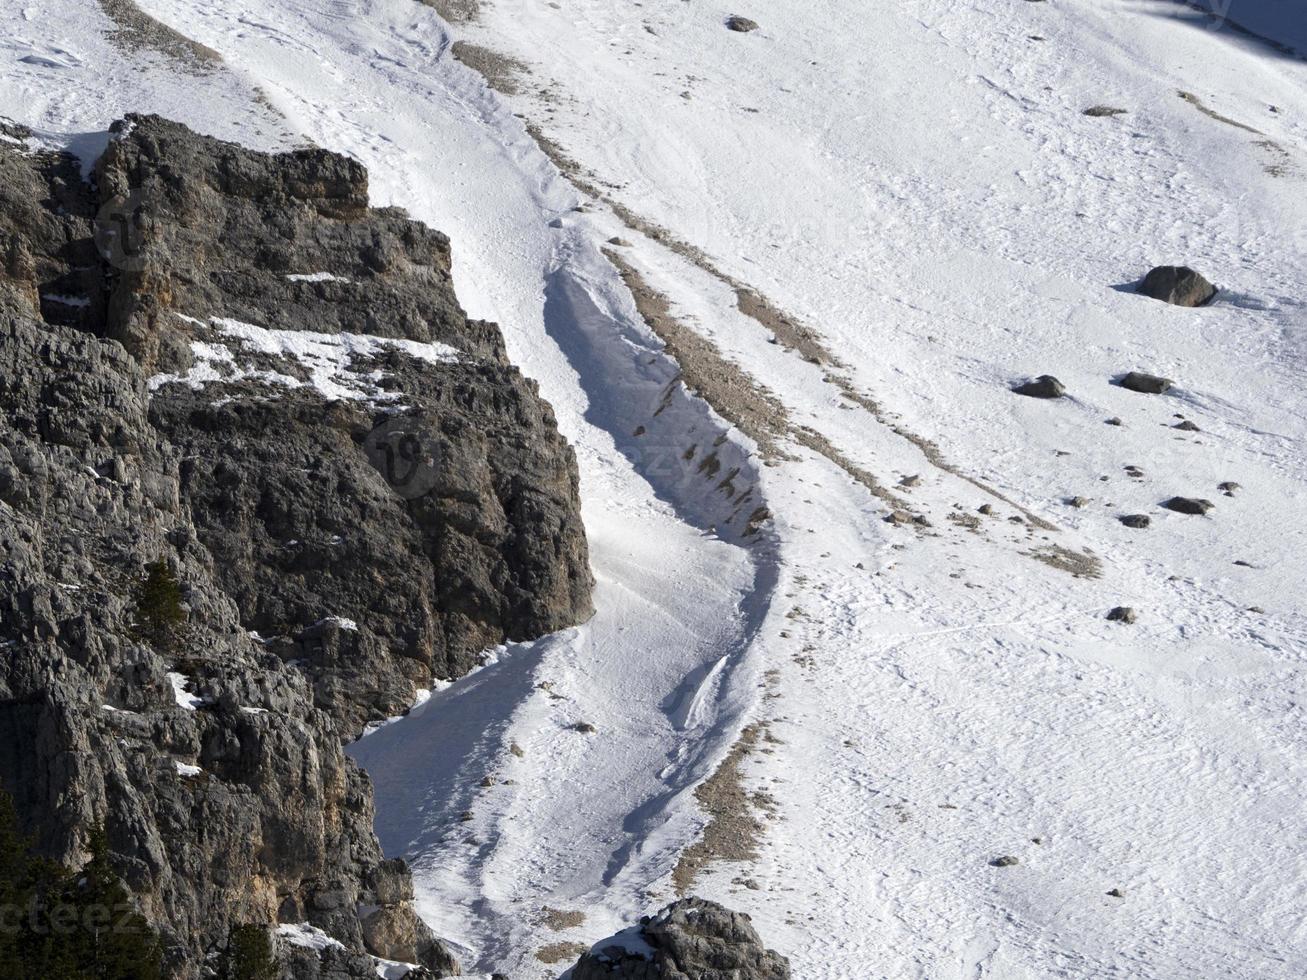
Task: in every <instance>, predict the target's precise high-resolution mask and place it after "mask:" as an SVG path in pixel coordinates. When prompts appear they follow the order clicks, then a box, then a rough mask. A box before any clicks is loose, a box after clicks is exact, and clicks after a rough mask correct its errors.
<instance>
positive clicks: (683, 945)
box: [571, 898, 790, 980]
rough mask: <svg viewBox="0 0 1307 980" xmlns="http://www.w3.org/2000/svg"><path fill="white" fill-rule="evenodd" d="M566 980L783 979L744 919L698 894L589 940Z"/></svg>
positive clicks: (782, 963)
mask: <svg viewBox="0 0 1307 980" xmlns="http://www.w3.org/2000/svg"><path fill="white" fill-rule="evenodd" d="M571 978H572V980H789V978H790V964H789V961H788V960H786V958H785V957H784V956H781V955H780V954H779V953H775V952H773V951H771V950H769V949H766V948H765V947H764V946H763V944H762V940H761V939H760V938H759V937H758V933H757V932H756V931H755V930H754V928H753V925H752V924H751V923H750V921H749V917H748V916H747V915H744V914H743V913H741V912H732V911H730V910H729V909H725V908H723V907H722V906H720V905H718V904H717V903H716V902H709V901H706V900H705V899H702V898H683V899H681V900H680V901H678V902H673V903H672V904H671V905H669V906H667V907H666V908H665V909H663V910H662V911H661V912H659V913H658V914H657V915H655V916H650V917H646V918H644V919H642V920H641V922H640V925H639V926H637V927H634V928H631V929H627V930H625V931H623V932H620V933H618V934H617V935H616V936H613V937H612V938H611V939H609V940H604V941H601V942H598V943H595V945H594V947H593V948H592V949H591V950H590V952H588V953H586V954H584V955H583V956H582V957H581V959H580V960H579V961H577V964H576V966H574V967H573V968H572V972H571Z"/></svg>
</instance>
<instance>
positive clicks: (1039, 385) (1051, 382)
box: [1012, 374, 1066, 398]
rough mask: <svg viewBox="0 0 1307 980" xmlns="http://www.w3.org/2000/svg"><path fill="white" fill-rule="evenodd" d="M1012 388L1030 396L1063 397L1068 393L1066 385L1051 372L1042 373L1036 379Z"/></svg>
mask: <svg viewBox="0 0 1307 980" xmlns="http://www.w3.org/2000/svg"><path fill="white" fill-rule="evenodd" d="M1012 390H1013V391H1015V392H1016V393H1017V394H1018V395H1027V396H1029V397H1030V398H1061V397H1062V396H1063V395H1065V394H1066V386H1065V385H1063V384H1062V382H1061V381H1058V380H1057V378H1055V377H1053V376H1052V375H1051V374H1041V375H1040V376H1039V377H1038V378H1036V379H1035V380H1034V381H1026V382H1023V383H1022V384H1019V385H1016V386H1015V387H1013V389H1012Z"/></svg>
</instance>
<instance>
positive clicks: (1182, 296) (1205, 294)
mask: <svg viewBox="0 0 1307 980" xmlns="http://www.w3.org/2000/svg"><path fill="white" fill-rule="evenodd" d="M1139 292H1140V293H1142V294H1143V295H1145V296H1150V297H1152V298H1153V299H1160V300H1161V301H1162V302H1164V303H1170V304H1171V305H1172V306H1203V305H1204V304H1206V303H1209V302H1211V299H1212V297H1213V296H1215V295H1216V287H1215V286H1213V285H1212V284H1211V283H1210V282H1208V281H1207V280H1206V279H1204V278H1203V277H1202V276H1201V275H1200V274H1199V273H1197V272H1195V271H1194V270H1193V269H1190V268H1189V267H1188V266H1183V265H1163V266H1158V267H1157V268H1156V269H1153V270H1152V271H1151V272H1149V273H1148V275H1146V276H1145V277H1144V281H1143V282H1142V283H1140V284H1139Z"/></svg>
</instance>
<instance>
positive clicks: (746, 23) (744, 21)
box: [726, 14, 758, 34]
mask: <svg viewBox="0 0 1307 980" xmlns="http://www.w3.org/2000/svg"><path fill="white" fill-rule="evenodd" d="M726 26H727V27H728V28H730V29H731V30H733V31H735V32H737V33H739V34H748V33H749V32H750V31H756V30H757V29H758V23H757V21H752V20H749V18H748V17H741V16H739V15H738V14H732V15H731V16H730V17H727V18H726Z"/></svg>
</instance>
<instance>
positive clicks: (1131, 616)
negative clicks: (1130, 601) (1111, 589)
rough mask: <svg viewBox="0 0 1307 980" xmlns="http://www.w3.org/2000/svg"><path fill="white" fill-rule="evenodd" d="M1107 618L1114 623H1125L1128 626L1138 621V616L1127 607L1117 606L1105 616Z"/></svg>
mask: <svg viewBox="0 0 1307 980" xmlns="http://www.w3.org/2000/svg"><path fill="white" fill-rule="evenodd" d="M1107 618H1108V619H1110V620H1111V621H1112V622H1114V623H1125V624H1126V625H1127V626H1130V625H1132V624H1133V623H1134V622H1135V621H1136V620H1138V619H1139V614H1138V613H1136V612H1135V611H1134V610H1133V609H1131V608H1130V607H1129V606H1117V607H1116V608H1115V609H1113V610H1112V611H1111V612H1109V613H1108V614H1107Z"/></svg>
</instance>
